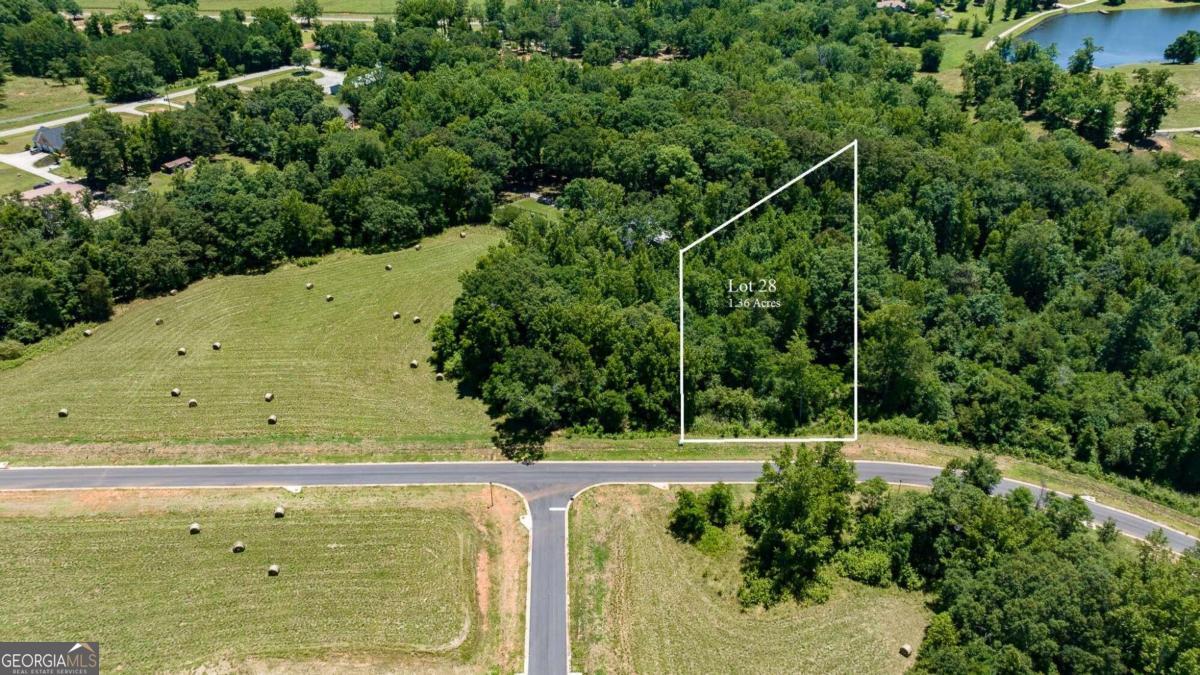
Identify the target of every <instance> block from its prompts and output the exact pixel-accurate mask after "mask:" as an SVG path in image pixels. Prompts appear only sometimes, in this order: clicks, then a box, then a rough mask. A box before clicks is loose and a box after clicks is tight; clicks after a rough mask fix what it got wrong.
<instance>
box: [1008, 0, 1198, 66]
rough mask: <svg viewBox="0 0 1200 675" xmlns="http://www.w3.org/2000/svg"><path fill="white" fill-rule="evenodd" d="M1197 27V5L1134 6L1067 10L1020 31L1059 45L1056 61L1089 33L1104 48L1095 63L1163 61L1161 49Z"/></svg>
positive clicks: (1027, 36)
mask: <svg viewBox="0 0 1200 675" xmlns="http://www.w3.org/2000/svg"><path fill="white" fill-rule="evenodd" d="M1188 30H1197V31H1200V6H1196V5H1191V6H1184V7H1171V8H1167V9H1135V10H1126V11H1119V12H1112V13H1111V14H1108V15H1104V14H1100V13H1099V12H1080V13H1067V14H1059V15H1056V16H1052V17H1050V18H1048V19H1045V20H1043V21H1042V22H1041V23H1039V24H1038V25H1036V26H1034V27H1033V28H1031V29H1029V30H1027V31H1025V32H1024V33H1022V34H1021V35H1020V39H1022V40H1031V41H1033V42H1036V43H1038V44H1040V45H1042V46H1050V45H1051V44H1056V45H1058V58H1057V61H1058V63H1059V65H1063V66H1065V65H1066V64H1067V59H1068V58H1070V56H1071V53H1072V52H1074V51H1075V50H1076V49H1078V48H1079V47H1080V45H1082V44H1083V39H1084V38H1085V37H1091V38H1092V39H1093V40H1095V41H1096V44H1098V45H1100V46H1102V47H1104V51H1102V52H1099V53H1098V54H1096V66H1097V67H1101V68H1103V67H1107V66H1120V65H1124V64H1126V63H1145V62H1147V61H1162V60H1163V50H1164V49H1166V48H1167V45H1169V44H1171V42H1172V41H1173V40H1174V39H1175V38H1177V37H1179V36H1180V35H1182V34H1183V33H1184V32H1185V31H1188Z"/></svg>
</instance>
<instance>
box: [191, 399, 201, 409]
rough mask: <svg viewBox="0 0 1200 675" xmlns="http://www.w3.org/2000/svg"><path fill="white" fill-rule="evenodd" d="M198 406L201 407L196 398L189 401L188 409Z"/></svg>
mask: <svg viewBox="0 0 1200 675" xmlns="http://www.w3.org/2000/svg"><path fill="white" fill-rule="evenodd" d="M198 405H200V402H199V401H197V400H196V399H194V398H190V399H188V407H189V408H195V407H196V406H198Z"/></svg>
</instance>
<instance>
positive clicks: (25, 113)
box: [0, 75, 90, 128]
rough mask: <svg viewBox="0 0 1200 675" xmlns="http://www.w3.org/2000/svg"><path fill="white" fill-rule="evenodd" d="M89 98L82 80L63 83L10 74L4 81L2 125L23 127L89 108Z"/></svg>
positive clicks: (5, 126) (0, 118)
mask: <svg viewBox="0 0 1200 675" xmlns="http://www.w3.org/2000/svg"><path fill="white" fill-rule="evenodd" d="M89 98H90V94H88V93H87V91H86V90H84V88H83V85H81V84H67V85H65V86H64V85H60V84H58V83H57V82H55V81H53V80H47V79H43V78H40V77H22V76H17V75H13V76H10V77H9V79H8V83H7V84H5V85H4V104H3V106H0V128H12V127H22V126H25V125H28V124H36V123H37V122H38V121H39V120H41V119H54V118H58V117H66V116H68V115H77V114H79V113H82V112H87V109H88V107H89V105H90V103H89Z"/></svg>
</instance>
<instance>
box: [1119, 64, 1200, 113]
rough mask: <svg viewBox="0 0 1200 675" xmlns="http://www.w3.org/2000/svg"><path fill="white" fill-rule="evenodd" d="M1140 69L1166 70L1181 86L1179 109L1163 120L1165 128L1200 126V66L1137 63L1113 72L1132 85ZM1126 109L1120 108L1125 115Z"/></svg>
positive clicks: (1121, 106)
mask: <svg viewBox="0 0 1200 675" xmlns="http://www.w3.org/2000/svg"><path fill="white" fill-rule="evenodd" d="M1138 68H1147V69H1150V70H1166V71H1167V72H1169V73H1171V81H1172V82H1174V83H1175V84H1177V85H1179V88H1180V89H1181V90H1182V91H1181V93H1180V95H1179V107H1178V108H1176V109H1175V110H1172V111H1171V112H1169V113H1167V116H1166V117H1165V118H1164V119H1163V123H1162V126H1163V128H1166V129H1172V128H1178V127H1196V126H1200V64H1190V65H1186V66H1185V65H1170V64H1162V63H1136V64H1131V65H1126V66H1118V67H1116V68H1113V69H1112V70H1115V71H1116V72H1119V73H1123V74H1124V75H1125V76H1126V79H1127V80H1128V81H1129V82H1130V83H1132V82H1133V73H1134V72H1135V71H1136V70H1137V69H1138ZM1106 72H1107V71H1106ZM1125 107H1126V104H1125V103H1124V102H1122V103H1121V105H1120V108H1119V111H1120V113H1122V114H1123V113H1124V112H1125Z"/></svg>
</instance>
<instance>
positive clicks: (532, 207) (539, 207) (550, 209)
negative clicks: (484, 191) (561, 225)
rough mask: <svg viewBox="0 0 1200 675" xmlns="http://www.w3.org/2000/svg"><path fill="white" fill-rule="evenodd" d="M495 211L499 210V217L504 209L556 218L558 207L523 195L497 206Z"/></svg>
mask: <svg viewBox="0 0 1200 675" xmlns="http://www.w3.org/2000/svg"><path fill="white" fill-rule="evenodd" d="M496 211H498V212H501V214H500V215H501V217H503V216H504V214H503V212H505V211H508V212H519V211H526V212H528V213H535V214H537V215H539V216H545V217H547V218H553V219H557V218H558V207H555V206H551V205H549V204H542V203H539V202H538V200H536V199H534V198H532V197H525V198H524V199H518V200H517V201H514V202H509V203H508V204H505V205H503V206H500V207H498V208H497V209H496ZM515 215H516V214H514V217H515Z"/></svg>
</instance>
